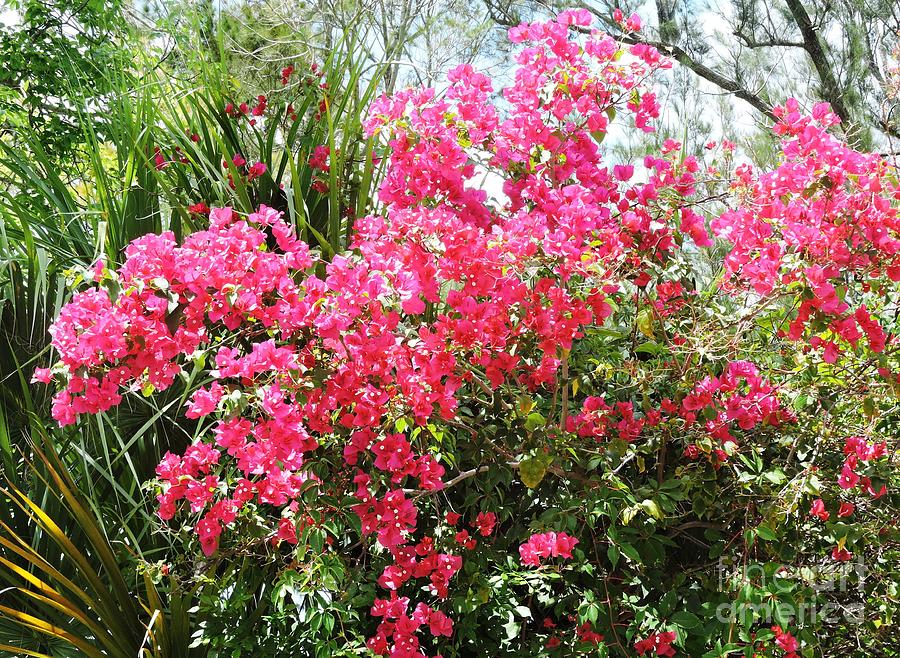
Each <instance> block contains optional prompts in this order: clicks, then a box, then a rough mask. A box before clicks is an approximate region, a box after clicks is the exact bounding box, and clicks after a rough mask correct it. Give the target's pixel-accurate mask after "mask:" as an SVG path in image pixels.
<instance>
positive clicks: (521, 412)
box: [36, 11, 900, 658]
mask: <svg viewBox="0 0 900 658" xmlns="http://www.w3.org/2000/svg"><path fill="white" fill-rule="evenodd" d="M621 22H622V25H623V27H627V28H628V29H632V30H636V29H639V27H640V24H639V21H638V19H637V18H636V17H632V18H629V19H627V20H626V19H624V17H623V18H622V19H621ZM510 38H511V39H512V40H513V41H514V42H517V43H522V44H524V47H523V49H522V50H521V51H520V52H519V54H518V55H517V62H518V69H517V71H516V75H515V81H514V82H513V84H512V85H511V86H510V87H508V88H506V89H504V90H503V92H502V96H503V99H502V101H494V100H493V96H492V86H491V81H490V79H489V78H488V77H486V76H485V75H483V74H481V73H478V72H476V71H475V70H473V69H472V67H470V66H460V67H458V68H456V69H454V70H453V71H452V73H451V75H450V87H449V89H448V91H447V92H446V94H444V95H443V96H438V95H436V94H435V92H434V91H432V90H427V89H410V90H405V91H401V92H399V93H397V94H395V95H394V96H392V97H389V98H382V99H380V100H378V101H377V102H376V103H375V104H374V105H373V106H372V108H371V112H370V117H369V120H368V122H367V123H366V126H365V128H366V131H367V132H368V134H369V135H372V136H374V137H376V138H377V139H378V140H380V143H381V144H382V145H383V146H384V147H385V150H386V153H385V157H386V159H387V160H388V170H387V175H386V178H385V181H384V183H383V185H382V187H381V189H380V201H381V203H382V204H383V206H384V211H383V212H382V213H381V214H378V215H372V216H367V217H363V218H361V219H358V220H357V221H356V224H355V230H354V233H353V237H352V241H351V245H350V249H349V250H348V251H346V252H344V253H339V254H336V255H334V256H333V257H331V258H330V259H327V258H325V257H323V255H321V254H320V253H319V252H317V251H315V250H313V249H311V248H310V246H308V245H307V244H306V243H304V242H301V241H299V240H298V239H297V238H296V237H295V234H294V232H293V228H292V227H291V226H290V225H289V224H287V223H286V222H284V221H283V219H282V218H281V216H280V214H279V213H278V212H276V211H274V210H272V209H270V208H267V207H265V206H263V207H260V208H259V209H258V210H257V211H256V212H252V213H249V214H243V213H240V212H236V211H234V210H232V209H230V208H214V209H212V210H211V212H210V213H209V219H210V222H209V227H208V228H207V229H205V230H202V231H198V232H195V233H193V234H191V235H190V236H188V237H186V238H185V239H184V241H183V242H182V243H181V244H178V243H177V242H176V240H175V239H174V236H173V235H171V234H165V233H164V234H162V235H149V236H146V237H143V238H140V239H138V240H135V241H134V242H133V243H132V244H131V245H130V246H129V247H128V248H127V250H126V252H125V259H124V262H123V263H122V265H121V267H119V268H118V269H113V268H112V267H110V266H107V265H104V264H103V263H98V265H97V266H96V268H95V269H94V271H93V279H94V281H95V283H96V285H93V286H91V287H89V288H87V289H85V290H83V291H81V292H79V293H77V294H76V295H75V296H74V297H73V299H72V301H71V303H70V304H69V305H68V306H66V307H65V308H64V309H63V311H62V312H61V314H60V317H59V319H58V320H57V321H56V323H55V325H54V327H53V330H52V333H53V344H54V347H55V348H56V350H57V351H58V353H59V358H60V360H59V361H58V362H57V363H56V364H54V365H53V366H52V367H51V368H50V369H47V370H40V371H38V372H37V374H36V377H37V378H38V379H39V380H41V381H46V382H50V381H51V380H52V379H55V380H57V381H58V382H59V383H60V384H61V389H60V391H59V393H58V394H57V396H56V398H55V402H54V416H55V417H56V418H57V420H58V421H59V422H60V423H64V424H68V423H76V422H79V421H78V418H79V416H80V415H81V414H91V413H100V412H104V411H106V410H108V409H110V408H112V407H113V406H115V405H117V404H119V403H120V401H121V400H122V396H123V395H133V394H138V395H139V394H143V395H145V396H152V395H154V393H155V392H156V391H160V390H163V389H167V388H170V387H173V386H177V387H179V390H182V391H183V397H184V399H185V401H186V413H185V416H186V419H185V420H184V427H185V428H186V429H187V431H189V432H191V433H192V434H193V436H194V437H195V441H194V443H193V445H191V446H190V447H189V448H188V449H187V450H186V451H185V452H184V454H181V455H174V454H169V455H167V456H166V457H165V459H164V460H163V461H162V463H161V464H160V465H159V467H158V469H157V475H158V478H157V480H155V481H154V482H153V483H152V485H151V486H152V488H153V490H154V493H155V495H156V496H157V500H158V502H159V516H160V519H161V520H162V526H161V527H162V529H163V530H162V531H164V532H169V533H171V534H172V536H173V539H174V540H175V541H176V542H179V543H180V545H181V546H182V547H183V550H182V551H181V552H179V553H177V554H173V555H171V556H169V558H168V559H167V560H166V561H165V563H159V564H155V565H148V568H149V569H151V571H152V572H153V574H154V576H155V577H157V578H161V579H163V580H164V581H165V582H168V584H169V587H171V588H172V589H173V590H186V589H189V588H190V587H192V586H195V585H196V586H198V587H199V588H200V590H201V592H202V593H203V594H202V597H201V598H202V602H203V603H202V605H203V606H205V607H206V609H208V610H209V609H220V612H219V616H218V617H217V618H215V619H214V621H211V622H209V625H208V626H207V627H206V629H205V632H204V634H203V637H201V638H200V640H199V641H200V642H203V643H207V644H209V645H210V646H211V647H213V648H215V649H217V650H221V654H222V655H225V653H228V654H229V655H235V654H234V653H232V652H237V653H240V650H241V649H240V647H243V648H245V649H247V650H248V651H249V652H250V653H254V652H255V654H254V655H262V654H263V653H265V652H267V651H270V650H271V651H274V650H275V648H278V649H293V650H300V651H303V652H307V653H308V654H310V655H311V654H315V655H351V654H352V655H357V654H358V651H359V649H360V647H361V646H362V645H364V644H365V645H366V646H368V648H369V649H370V650H371V651H373V652H375V653H378V654H382V655H390V656H394V657H397V658H405V657H413V656H422V655H435V654H437V653H440V654H441V655H443V656H445V657H448V656H457V655H485V654H488V653H491V654H494V655H510V656H513V655H515V656H522V655H574V654H578V653H582V654H594V655H616V656H633V655H651V656H652V655H660V656H672V655H688V656H700V655H709V656H724V655H735V654H742V655H746V656H750V655H754V654H755V655H761V656H796V655H809V656H812V655H845V653H842V652H845V651H846V650H847V649H846V648H847V647H856V646H857V644H856V643H857V641H860V642H863V643H865V644H866V645H867V646H871V647H874V646H885V647H887V646H890V631H889V630H886V629H890V627H891V622H890V620H891V616H892V614H893V611H894V608H895V601H896V595H897V592H896V587H897V585H896V580H894V579H893V578H892V577H891V574H890V568H891V564H892V563H895V562H896V558H897V545H896V542H897V529H896V523H895V522H896V519H895V515H894V509H893V507H894V505H893V503H894V502H895V493H894V485H895V484H896V482H895V481H896V477H897V476H896V469H895V460H896V456H895V446H894V445H892V442H893V441H895V440H896V439H895V437H896V435H897V406H896V391H897V387H898V386H900V378H898V371H900V367H898V364H897V356H896V354H897V343H896V339H895V337H894V331H895V325H896V310H897V294H898V291H897V285H896V281H897V280H898V279H900V257H898V252H900V241H898V240H900V232H898V229H900V219H898V217H897V205H898V204H897V201H898V199H900V186H898V183H897V179H896V172H895V170H894V169H893V168H892V167H890V165H889V164H888V163H887V162H886V161H884V160H883V159H882V158H881V157H879V156H877V155H870V154H864V153H859V152H856V151H854V150H852V149H850V148H849V147H847V146H846V145H845V144H843V143H841V142H840V141H839V140H838V139H836V138H835V137H833V136H831V135H830V134H829V132H828V128H829V127H830V126H832V125H834V124H835V122H836V121H837V119H836V117H835V116H834V115H833V114H832V113H831V112H830V111H829V109H828V107H827V106H824V105H823V106H817V107H815V108H813V110H812V114H811V116H808V115H806V114H804V113H802V112H801V111H800V110H799V108H797V106H796V103H794V102H791V101H789V102H787V103H786V104H785V105H784V107H782V108H779V110H778V112H777V114H778V117H779V121H778V123H777V124H776V126H775V127H774V130H775V132H776V133H777V134H778V135H779V136H780V137H781V139H782V152H781V153H780V154H779V160H778V161H779V164H778V166H777V167H775V168H774V169H773V170H771V171H756V170H754V169H753V168H751V167H750V166H749V165H739V166H737V167H736V168H735V167H734V166H733V164H732V146H731V145H730V144H729V143H727V142H725V143H723V144H722V145H721V146H719V145H715V144H710V145H709V149H708V158H707V159H706V160H703V159H699V158H697V157H694V156H691V155H687V154H685V153H684V152H683V150H682V148H681V145H680V144H678V143H676V142H674V141H672V140H666V141H665V142H664V143H663V144H661V145H660V146H659V149H658V150H657V151H655V152H653V153H649V154H647V156H646V157H645V158H644V160H643V161H642V162H639V163H616V162H612V161H609V160H608V156H607V154H606V152H605V150H604V148H603V141H604V138H605V137H606V135H607V132H608V129H609V126H610V124H611V123H612V122H615V123H617V124H621V125H622V126H623V129H627V130H636V131H643V132H648V133H649V132H652V131H653V122H654V120H655V119H656V118H657V116H658V114H659V111H660V108H659V105H658V103H657V100H656V96H655V94H654V92H653V88H652V86H651V83H650V80H651V78H652V76H653V74H654V73H655V72H657V71H659V70H660V69H665V68H668V67H669V66H670V65H671V64H670V62H669V61H667V60H666V59H664V58H662V57H661V56H660V55H659V53H658V52H657V51H656V50H655V49H654V48H652V47H650V46H646V45H636V46H631V47H628V48H625V47H623V46H622V45H621V44H619V43H616V42H615V41H614V40H613V39H611V38H610V37H608V36H606V35H605V34H603V33H602V32H600V31H595V30H591V29H590V20H589V15H587V13H586V12H579V11H575V12H565V13H563V14H561V15H560V16H559V17H558V19H557V20H556V21H554V22H549V23H535V24H529V25H523V26H521V27H518V28H515V29H513V30H511V32H510ZM324 156H325V153H324V152H322V151H320V152H318V154H317V157H319V158H320V159H323V158H324ZM324 162H325V160H324V159H323V160H322V162H321V163H320V164H321V165H324ZM485 170H487V171H489V172H491V173H492V174H493V176H495V177H497V178H498V179H499V180H502V190H503V198H500V199H496V198H490V197H489V196H488V194H487V192H486V191H485V190H484V189H483V188H482V187H481V186H479V184H478V183H479V181H480V180H481V178H482V177H483V176H484V171H485ZM707 225H709V228H708V227H707ZM710 229H711V231H712V232H711V233H710ZM722 253H725V254H726V255H725V257H724V266H723V267H721V268H720V267H719V263H721V262H722V261H721V254H722ZM857 559H859V560H860V562H859V563H855V562H854V560H857ZM848 563H849V564H856V567H857V568H855V569H852V570H847V571H846V572H845V574H844V578H843V581H842V583H843V585H844V586H845V587H844V590H846V591H842V590H840V589H839V588H838V587H835V586H832V587H828V586H823V583H822V582H821V577H822V576H823V574H824V575H826V576H827V575H833V569H834V568H835V567H840V566H842V565H845V564H848ZM262 564H268V565H272V564H275V565H276V569H275V571H274V572H273V573H277V578H275V581H274V582H273V583H272V586H273V597H274V598H273V601H274V603H275V605H274V606H273V608H272V612H271V614H272V620H273V625H274V626H275V627H277V628H278V629H280V630H279V633H275V634H274V635H273V636H272V637H270V638H236V637H234V636H233V635H232V634H231V633H232V632H233V628H232V627H231V626H230V624H229V621H228V620H229V619H234V618H239V617H240V614H241V606H242V603H241V598H240V596H239V591H240V585H239V577H240V576H239V574H240V572H242V571H243V570H245V569H247V570H253V569H254V568H255V565H262ZM863 576H864V577H863ZM837 603H840V604H841V605H843V606H847V605H850V604H852V605H855V606H857V607H856V608H853V610H854V611H856V612H859V619H851V618H849V617H848V616H847V610H846V609H844V610H843V611H839V610H837V609H836V608H834V607H829V606H834V605H835V604H837ZM812 610H816V611H818V612H819V614H818V616H816V615H811V614H810V612H811V611H812ZM823 612H830V613H831V614H830V615H823V614H822V613H823ZM732 613H734V614H732ZM861 638H865V639H864V640H863V639H861ZM236 647H237V648H236ZM852 650H854V651H855V649H852Z"/></svg>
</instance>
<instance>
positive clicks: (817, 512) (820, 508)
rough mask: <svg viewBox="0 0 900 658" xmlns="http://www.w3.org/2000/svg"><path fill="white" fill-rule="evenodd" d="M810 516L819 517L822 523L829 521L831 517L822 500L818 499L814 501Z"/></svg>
mask: <svg viewBox="0 0 900 658" xmlns="http://www.w3.org/2000/svg"><path fill="white" fill-rule="evenodd" d="M809 514H810V516H817V517H819V518H820V519H821V520H822V521H827V520H828V517H829V516H830V515H829V514H828V512H827V511H826V510H825V503H824V502H822V499H821V498H816V499H815V500H814V501H813V503H812V507H811V508H810V510H809Z"/></svg>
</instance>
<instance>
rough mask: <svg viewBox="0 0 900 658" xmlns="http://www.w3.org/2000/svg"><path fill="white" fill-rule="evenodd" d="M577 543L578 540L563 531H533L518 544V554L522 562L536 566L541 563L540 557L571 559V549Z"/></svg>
mask: <svg viewBox="0 0 900 658" xmlns="http://www.w3.org/2000/svg"><path fill="white" fill-rule="evenodd" d="M577 545H578V540H577V539H575V537H572V536H570V535H567V534H566V533H564V532H542V533H535V534H533V535H531V537H530V538H529V539H528V541H527V542H525V543H524V544H522V545H521V546H519V555H520V556H521V558H522V564H524V565H526V566H529V567H538V566H540V564H541V558H548V557H561V558H565V559H571V558H572V549H573V548H575V546H577Z"/></svg>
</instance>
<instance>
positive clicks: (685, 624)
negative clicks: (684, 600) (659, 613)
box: [669, 610, 700, 628]
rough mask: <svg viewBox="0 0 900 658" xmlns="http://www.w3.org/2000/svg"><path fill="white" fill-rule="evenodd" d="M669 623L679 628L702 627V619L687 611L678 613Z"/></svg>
mask: <svg viewBox="0 0 900 658" xmlns="http://www.w3.org/2000/svg"><path fill="white" fill-rule="evenodd" d="M669 621H670V622H671V623H672V624H674V625H675V626H678V627H679V628H696V627H697V626H699V625H700V618H699V617H698V616H697V615H695V614H693V613H692V612H688V611H687V610H681V611H679V612H676V613H675V614H674V615H672V616H671V617H670V618H669Z"/></svg>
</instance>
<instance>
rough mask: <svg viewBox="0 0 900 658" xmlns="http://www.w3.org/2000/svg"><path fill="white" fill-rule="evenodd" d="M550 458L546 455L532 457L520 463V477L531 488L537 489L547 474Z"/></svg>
mask: <svg viewBox="0 0 900 658" xmlns="http://www.w3.org/2000/svg"><path fill="white" fill-rule="evenodd" d="M547 466H548V460H547V459H546V458H544V457H531V458H529V459H526V460H524V461H523V462H522V463H520V464H519V478H520V479H521V480H522V484H524V485H525V486H526V487H528V488H529V489H535V488H537V486H538V485H539V484H540V483H541V480H543V479H544V476H545V475H546V474H547Z"/></svg>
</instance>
